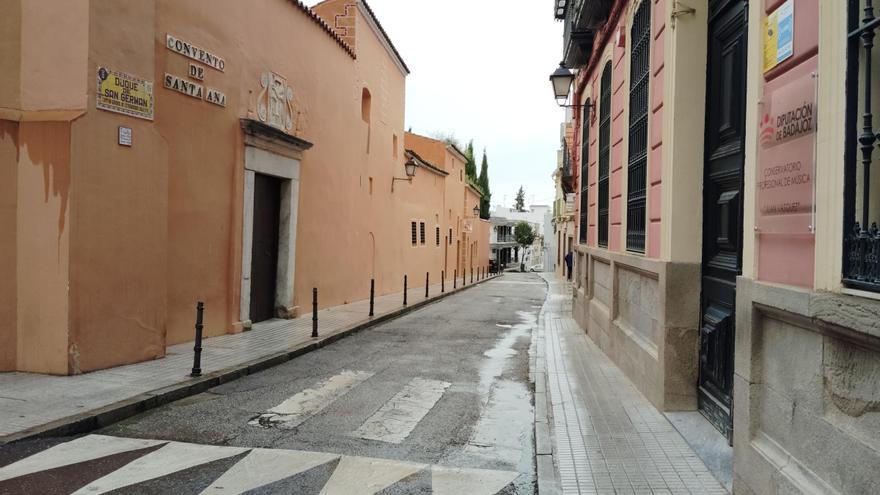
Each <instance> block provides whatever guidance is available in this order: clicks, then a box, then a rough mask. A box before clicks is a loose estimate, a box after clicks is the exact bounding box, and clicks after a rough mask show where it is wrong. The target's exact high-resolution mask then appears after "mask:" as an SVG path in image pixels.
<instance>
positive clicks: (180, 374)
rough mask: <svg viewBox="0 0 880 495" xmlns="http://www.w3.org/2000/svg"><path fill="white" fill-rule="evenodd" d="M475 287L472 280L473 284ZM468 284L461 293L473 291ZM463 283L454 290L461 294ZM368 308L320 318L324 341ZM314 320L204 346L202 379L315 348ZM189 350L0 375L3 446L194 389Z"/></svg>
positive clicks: (382, 302) (353, 306)
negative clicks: (64, 370) (58, 372)
mask: <svg viewBox="0 0 880 495" xmlns="http://www.w3.org/2000/svg"><path fill="white" fill-rule="evenodd" d="M475 282H476V279H475ZM452 286H453V283H452V279H449V280H448V281H446V284H445V289H446V291H445V294H449V293H452V292H453V290H452ZM470 286H471V284H470V279H468V284H467V285H466V286H465V287H464V288H467V287H470ZM462 288H463V287H462V285H461V280H460V279H459V281H458V289H457V290H462ZM429 294H430V298H428V299H427V300H428V301H431V300H434V299H436V298H437V297H438V296H440V295H441V287H440V284H439V283H436V284H432V285H431V287H430V290H429ZM407 299H408V303H409V305H410V306H413V305H416V304H418V303H423V302H425V301H426V298H425V288H424V286H422V287H415V288H411V289H409V290H408V291H407ZM402 302H403V292H399V293H394V294H388V295H385V296H380V297H377V298H376V300H375V306H374V312H375V318H374V319H377V318H380V317H382V316H383V315H387V314H391V313H393V312H396V311H399V310H400V309H401V308H402ZM368 314H369V300H367V299H365V300H362V301H355V302H352V303H350V304H346V305H343V306H337V307H332V308H328V309H324V310H321V311H319V312H318V321H319V334H320V338H321V339H326V338H328V337H330V338H332V337H333V336H336V335H339V334H342V333H344V332H346V331H347V330H349V329H351V328H352V327H355V326H359V325H363V324H366V323H368V322H370V320H371V319H370V318H369V317H368ZM311 318H312V315H311V313H308V314H306V315H303V316H301V317H299V318H296V319H293V320H269V321H266V322H262V323H259V324H257V325H254V328H253V329H252V330H251V331H249V332H244V333H239V334H229V335H221V336H217V337H212V338H209V339H206V340H205V341H204V342H203V350H202V373H203V375H208V374H210V373H212V372H216V371H220V370H226V369H230V368H235V367H237V366H243V365H246V364H248V363H252V362H254V361H255V360H259V359H260V358H263V357H267V356H271V355H274V354H277V353H279V352H283V351H286V350H289V349H291V348H296V347H297V346H303V345H307V344H309V343H312V342H315V340H316V339H312V337H311V332H312V320H311ZM192 347H193V344H192V342H186V343H182V344H177V345H172V346H169V347H168V348H167V349H166V355H165V357H164V358H161V359H157V360H153V361H146V362H142V363H137V364H132V365H127V366H119V367H116V368H110V369H107V370H101V371H95V372H92V373H87V374H83V375H75V376H50V375H40V374H33V373H0V443H2V442H3V441H4V437H5V438H6V439H9V438H13V437H15V436H18V435H21V434H22V433H23V432H27V431H29V430H34V429H39V428H40V427H42V426H44V425H48V424H50V423H57V422H59V421H62V422H63V421H64V420H66V419H67V418H74V417H79V416H81V415H82V414H84V413H88V412H89V411H95V410H98V409H101V408H105V407H108V406H111V405H112V404H117V403H119V402H122V401H126V400H130V399H134V398H137V397H139V396H141V395H143V394H151V393H156V392H157V391H159V390H162V389H166V388H168V387H173V386H177V385H184V384H187V383H190V382H192V381H193V379H192V378H190V377H189V376H188V373H189V372H190V370H191V368H192Z"/></svg>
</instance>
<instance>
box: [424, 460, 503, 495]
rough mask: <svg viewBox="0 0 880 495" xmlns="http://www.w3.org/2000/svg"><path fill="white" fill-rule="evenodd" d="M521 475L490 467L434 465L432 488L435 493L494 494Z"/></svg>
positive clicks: (443, 494) (451, 494)
mask: <svg viewBox="0 0 880 495" xmlns="http://www.w3.org/2000/svg"><path fill="white" fill-rule="evenodd" d="M517 476H519V473H514V472H510V471H493V470H489V469H457V468H446V467H439V466H434V468H433V469H432V470H431V490H432V491H433V493H434V495H461V494H462V493H467V494H468V495H492V494H494V493H498V492H499V491H500V490H501V489H502V488H504V487H505V486H507V485H509V484H510V483H511V482H512V481H513V480H515V479H516V478H517Z"/></svg>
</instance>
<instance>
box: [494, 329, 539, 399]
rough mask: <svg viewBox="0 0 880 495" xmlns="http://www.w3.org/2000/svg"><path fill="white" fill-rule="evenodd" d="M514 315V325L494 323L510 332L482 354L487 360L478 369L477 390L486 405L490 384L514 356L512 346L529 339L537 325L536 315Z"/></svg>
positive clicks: (514, 352) (515, 352)
mask: <svg viewBox="0 0 880 495" xmlns="http://www.w3.org/2000/svg"><path fill="white" fill-rule="evenodd" d="M516 315H517V316H518V317H519V319H520V322H519V323H517V324H516V325H507V324H502V323H496V326H498V327H500V328H510V331H509V332H507V333H506V334H504V336H503V337H501V339H499V340H498V342H496V343H495V347H493V348H492V349H490V350H488V351H486V352H484V353H483V355H484V356H486V357H487V358H489V359H488V360H487V361H486V362H484V363H483V364H482V366H481V367H480V388H479V390H480V396H482V397H483V404H486V402H487V401H488V399H489V390H490V388H491V387H492V383H493V382H494V381H495V380H496V379H497V378H498V377H500V376H501V374H502V373H504V368H505V367H506V366H507V362H508V359H509V358H511V357H513V356H516V354H517V351H515V350H514V349H513V346H514V345H515V344H516V342H517V341H518V340H519V339H521V338H526V337H529V335H530V334H531V332H532V329H534V328H535V327H536V326H537V324H538V315H537V313H530V312H527V311H517V312H516Z"/></svg>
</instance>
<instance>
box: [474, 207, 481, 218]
mask: <svg viewBox="0 0 880 495" xmlns="http://www.w3.org/2000/svg"><path fill="white" fill-rule="evenodd" d="M474 216H475V217H478V216H480V205H477V206H474Z"/></svg>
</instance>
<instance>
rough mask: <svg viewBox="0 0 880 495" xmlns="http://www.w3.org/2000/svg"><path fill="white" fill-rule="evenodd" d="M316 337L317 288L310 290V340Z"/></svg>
mask: <svg viewBox="0 0 880 495" xmlns="http://www.w3.org/2000/svg"><path fill="white" fill-rule="evenodd" d="M317 337H318V288H317V287H314V288H312V338H317Z"/></svg>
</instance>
